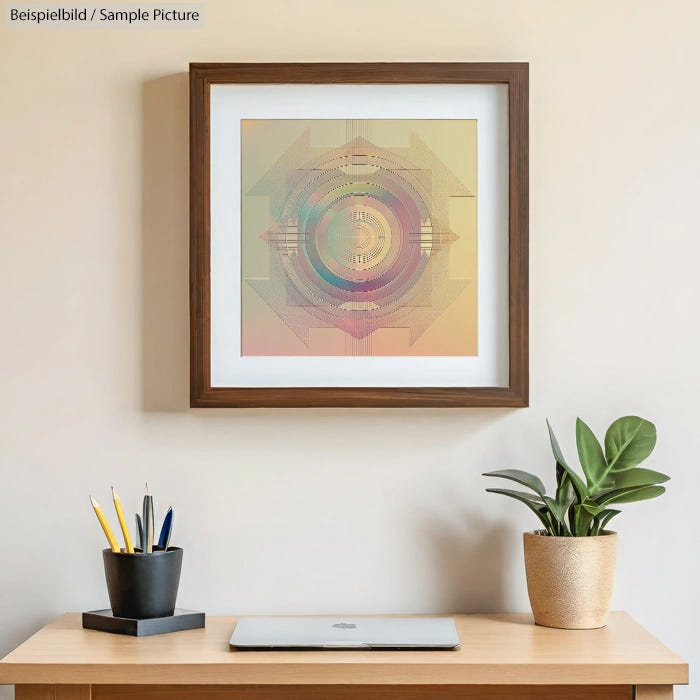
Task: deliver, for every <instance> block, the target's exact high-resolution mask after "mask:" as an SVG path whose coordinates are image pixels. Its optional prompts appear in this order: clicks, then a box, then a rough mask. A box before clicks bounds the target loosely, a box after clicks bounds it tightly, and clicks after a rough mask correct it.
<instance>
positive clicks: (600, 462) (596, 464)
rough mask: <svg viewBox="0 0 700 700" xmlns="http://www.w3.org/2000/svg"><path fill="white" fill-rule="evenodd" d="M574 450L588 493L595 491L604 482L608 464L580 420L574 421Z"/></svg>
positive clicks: (589, 430)
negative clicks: (576, 451) (576, 453)
mask: <svg viewBox="0 0 700 700" xmlns="http://www.w3.org/2000/svg"><path fill="white" fill-rule="evenodd" d="M576 448H577V449H578V458H579V459H580V460H581V466H582V467H583V473H584V474H585V475H586V481H587V482H588V488H589V490H590V491H595V490H597V489H599V488H600V486H601V485H602V484H603V483H604V482H605V478H606V477H607V475H608V463H607V462H606V461H605V455H604V454H603V448H602V447H601V446H600V443H599V442H598V439H597V438H596V436H595V435H594V434H593V431H592V430H591V429H590V428H589V427H588V426H587V425H586V424H585V423H584V422H583V421H582V420H581V419H580V418H577V419H576Z"/></svg>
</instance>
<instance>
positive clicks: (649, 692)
mask: <svg viewBox="0 0 700 700" xmlns="http://www.w3.org/2000/svg"><path fill="white" fill-rule="evenodd" d="M634 697H635V698H636V700H673V686H672V685H638V686H637V688H636V695H635V696H634Z"/></svg>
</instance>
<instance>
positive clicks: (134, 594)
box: [102, 547, 182, 620]
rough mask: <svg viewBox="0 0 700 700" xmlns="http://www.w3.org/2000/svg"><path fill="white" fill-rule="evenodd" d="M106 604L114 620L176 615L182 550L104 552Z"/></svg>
mask: <svg viewBox="0 0 700 700" xmlns="http://www.w3.org/2000/svg"><path fill="white" fill-rule="evenodd" d="M102 557H103V559H104V565H105V577H106V579H107V592H108V593H109V604H110V606H111V608H112V613H113V614H114V616H115V617H128V618H131V619H137V620H143V619H146V618H152V617H168V616H170V615H172V614H173V613H174V612H175V601H176V599H177V589H178V586H179V584H180V569H181V568H182V549H181V548H180V547H168V549H167V551H154V552H153V553H152V554H142V553H141V552H137V553H135V554H126V553H124V552H120V553H117V552H113V551H112V550H111V549H103V550H102Z"/></svg>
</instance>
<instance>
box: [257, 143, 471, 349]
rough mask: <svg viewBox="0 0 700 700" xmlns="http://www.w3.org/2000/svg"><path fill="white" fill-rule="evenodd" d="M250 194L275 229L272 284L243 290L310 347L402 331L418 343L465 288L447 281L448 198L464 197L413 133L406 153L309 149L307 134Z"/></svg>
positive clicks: (270, 237) (270, 235)
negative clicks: (329, 331) (260, 201)
mask: <svg viewBox="0 0 700 700" xmlns="http://www.w3.org/2000/svg"><path fill="white" fill-rule="evenodd" d="M436 181H439V182H440V183H441V184H443V185H444V184H445V183H446V184H447V187H444V186H443V187H442V189H441V191H439V192H436V191H435V182H436ZM281 183H283V186H282V184H281ZM251 194H254V195H263V196H267V197H269V200H270V213H271V216H272V218H273V222H274V223H273V225H271V226H270V228H269V229H268V231H266V232H265V234H264V235H263V239H264V240H265V241H266V242H267V243H268V245H269V247H270V278H269V280H248V282H249V284H250V285H251V286H252V287H253V288H254V289H255V290H256V291H257V292H258V294H259V295H260V296H261V297H262V298H263V299H264V300H265V301H266V302H267V303H268V305H270V306H271V307H272V308H273V309H274V310H275V312H276V313H277V315H278V316H279V317H280V318H281V319H282V320H283V321H284V322H285V324H286V325H287V326H288V327H289V328H291V329H292V330H293V331H294V332H295V333H296V334H297V336H298V337H300V338H301V339H302V340H304V342H306V343H307V344H308V339H309V329H310V328H314V327H316V328H323V327H335V328H339V329H341V330H343V331H344V332H345V333H347V334H348V335H349V336H350V337H351V338H355V339H356V340H361V339H363V338H367V337H369V336H370V335H371V334H372V333H373V332H374V331H375V330H377V329H378V328H391V327H408V328H409V329H410V331H411V337H412V340H411V342H414V341H415V339H416V338H417V337H419V335H420V334H421V333H422V332H423V331H424V330H425V328H427V327H428V326H429V325H430V323H431V322H432V320H431V319H432V318H435V316H436V315H437V314H439V313H440V312H441V311H442V309H443V308H444V306H445V304H446V303H449V300H447V301H446V299H447V297H452V298H454V296H455V295H456V294H458V293H459V292H460V291H461V289H463V287H464V284H462V285H461V286H460V287H459V289H457V288H456V287H455V286H454V284H452V285H451V283H452V282H454V281H451V280H449V274H448V273H449V267H448V254H447V249H448V248H449V245H450V243H451V242H452V241H454V240H455V238H456V237H455V235H454V234H453V233H452V232H451V231H450V228H449V206H448V199H449V197H450V196H469V193H468V192H466V189H465V188H464V185H463V184H462V183H461V182H460V181H459V180H458V179H457V178H456V177H455V176H453V175H451V174H450V173H449V171H447V170H446V169H445V168H444V166H442V164H441V163H440V161H439V160H438V159H437V158H436V157H435V156H434V154H432V152H430V151H429V150H428V149H427V147H426V146H425V145H424V144H423V143H422V142H420V141H419V140H418V139H417V138H416V137H415V136H413V135H412V137H411V143H410V146H409V147H408V148H405V147H404V148H392V149H388V148H383V147H380V146H377V145H376V144H374V143H372V142H371V141H370V140H369V139H367V138H364V137H362V136H356V137H354V138H352V139H350V140H348V142H347V143H345V144H344V145H343V146H342V147H339V148H312V147H311V146H310V139H309V135H308V132H307V133H306V134H305V135H304V137H303V138H302V139H300V140H299V141H298V142H296V143H295V144H292V146H291V147H290V149H289V151H288V152H287V153H285V154H284V155H283V157H282V158H280V161H279V162H278V164H277V166H275V167H274V168H273V169H272V170H271V171H270V172H268V174H267V175H266V176H265V177H263V178H262V179H261V180H260V181H259V182H258V184H257V185H256V187H255V188H253V190H252V191H251ZM440 278H442V281H441V280H440ZM436 282H438V283H440V284H442V286H443V290H442V291H441V293H440V294H439V295H436V294H435V285H436ZM447 287H450V289H449V293H448V294H447V297H446V296H445V289H447ZM438 302H439V303H438ZM359 354H363V353H359Z"/></svg>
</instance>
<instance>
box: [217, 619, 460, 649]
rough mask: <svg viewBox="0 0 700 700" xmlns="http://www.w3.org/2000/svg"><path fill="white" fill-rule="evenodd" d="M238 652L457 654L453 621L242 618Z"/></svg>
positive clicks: (238, 628)
mask: <svg viewBox="0 0 700 700" xmlns="http://www.w3.org/2000/svg"><path fill="white" fill-rule="evenodd" d="M229 644H230V645H231V647H233V648H235V649H242V650H245V649H254V650H264V649H438V650H439V649H458V648H459V636H458V635H457V629H456V627H455V623H454V620H453V619H452V618H451V617H354V616H351V617H242V618H240V619H239V620H238V622H237V624H236V629H235V630H234V631H233V635H232V636H231V640H230V642H229Z"/></svg>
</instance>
